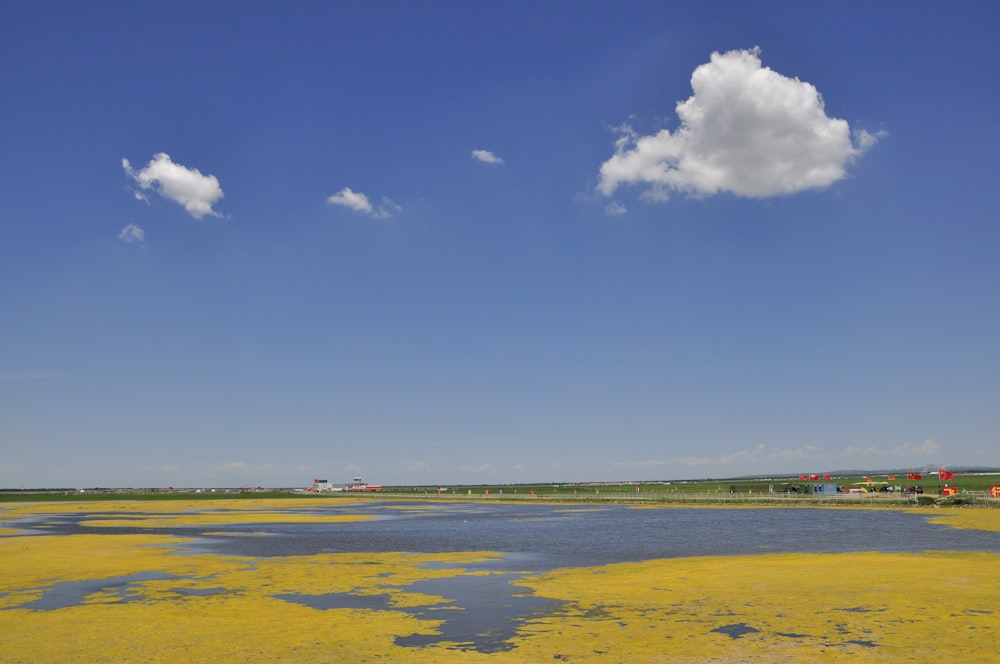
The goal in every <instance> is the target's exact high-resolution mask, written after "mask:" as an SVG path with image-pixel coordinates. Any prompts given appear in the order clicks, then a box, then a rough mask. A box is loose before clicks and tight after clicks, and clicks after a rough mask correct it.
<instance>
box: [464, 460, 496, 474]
mask: <svg viewBox="0 0 1000 664" xmlns="http://www.w3.org/2000/svg"><path fill="white" fill-rule="evenodd" d="M494 468H495V466H494V465H493V464H492V463H490V462H486V463H481V464H479V465H478V466H469V465H466V466H459V467H458V469H459V470H465V471H472V472H476V473H485V472H487V471H490V470H493V469H494Z"/></svg>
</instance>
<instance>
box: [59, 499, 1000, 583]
mask: <svg viewBox="0 0 1000 664" xmlns="http://www.w3.org/2000/svg"><path fill="white" fill-rule="evenodd" d="M283 511H287V512H288V513H289V514H316V515H328V514H338V513H343V514H359V513H360V514H368V515H371V516H372V517H374V518H373V519H372V520H370V521H358V522H348V523H305V524H304V523H288V524H282V523H267V524H254V523H239V524H221V525H218V526H215V525H213V526H211V527H210V528H208V527H205V526H200V527H180V528H178V527H173V528H162V529H159V528H152V529H151V528H142V529H134V530H133V529H130V528H94V527H87V526H80V525H78V524H77V521H78V520H80V518H83V517H79V518H73V517H67V518H65V520H64V521H60V522H55V523H53V522H50V525H49V528H48V529H47V530H48V531H49V532H51V533H53V534H57V533H60V532H63V533H67V534H68V533H70V532H86V533H97V532H109V533H124V532H143V533H150V532H162V533H166V534H175V535H185V536H193V537H200V538H201V540H200V543H199V544H198V545H197V548H198V549H199V550H207V551H212V552H215V553H223V554H230V555H240V556H255V557H268V556H304V555H311V554H316V553H338V552H345V553H346V552H351V553H355V552H396V551H403V552H413V553H447V552H455V551H496V552H500V553H503V554H505V561H506V564H509V565H510V567H511V568H516V569H530V570H531V571H533V572H539V571H544V570H548V569H552V568H557V567H570V566H591V565H604V564H609V563H617V562H628V561H639V560H649V559H653V558H676V557H687V556H717V555H718V556H733V555H748V554H757V553H796V552H808V553H820V552H829V553H834V552H849V551H884V552H887V551H894V552H909V553H919V552H922V551H928V550H942V549H947V550H953V551H963V550H964V551H994V552H995V551H1000V533H995V532H987V531H977V530H962V529H957V528H949V527H947V526H944V525H938V524H931V523H929V522H928V521H927V519H926V517H925V516H924V515H922V514H913V513H908V512H907V511H905V510H870V509H829V508H768V509H743V508H736V509H726V508H685V507H670V508H634V507H628V506H624V505H580V506H564V505H547V504H545V505H533V504H523V503H521V504H510V503H434V502H418V501H414V502H398V501H373V502H371V503H360V504H359V503H353V502H352V503H344V504H339V505H338V504H335V503H334V504H331V505H330V506H329V507H326V506H324V507H318V508H317V507H308V508H296V507H295V506H294V505H289V506H288V508H285V509H284V510H283ZM93 516H94V514H91V515H89V517H88V518H92V517H93ZM206 531H211V533H212V534H211V535H210V536H205V535H203V533H205V532H206ZM250 534H254V535H256V536H250V537H248V536H247V535H250ZM503 564H504V563H491V565H493V566H497V565H503Z"/></svg>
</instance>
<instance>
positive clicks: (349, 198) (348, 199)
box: [326, 187, 403, 219]
mask: <svg viewBox="0 0 1000 664" xmlns="http://www.w3.org/2000/svg"><path fill="white" fill-rule="evenodd" d="M326 202H327V203H328V204H330V205H340V206H342V207H346V208H349V209H351V210H354V211H355V212H360V213H362V214H367V215H368V216H371V217H375V218H376V219H388V218H389V217H392V216H393V215H396V214H399V213H400V212H402V210H403V208H402V207H401V206H399V205H397V204H396V203H394V202H393V201H392V200H390V199H389V198H387V197H385V196H383V197H382V203H381V204H380V205H379V206H378V207H376V206H374V205H372V202H371V201H370V200H368V197H367V196H366V195H364V194H362V193H361V192H360V191H354V190H352V189H351V188H350V187H344V188H343V189H341V190H340V191H338V192H337V193H336V194H334V195H333V196H330V197H328V198H327V199H326Z"/></svg>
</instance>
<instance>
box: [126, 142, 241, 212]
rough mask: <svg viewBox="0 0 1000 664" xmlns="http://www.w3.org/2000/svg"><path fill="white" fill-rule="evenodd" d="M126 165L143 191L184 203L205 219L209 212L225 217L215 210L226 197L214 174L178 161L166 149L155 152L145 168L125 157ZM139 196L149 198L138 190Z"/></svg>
mask: <svg viewBox="0 0 1000 664" xmlns="http://www.w3.org/2000/svg"><path fill="white" fill-rule="evenodd" d="M122 168H123V169H125V173H126V174H128V176H129V177H130V178H132V179H133V180H135V181H136V183H137V184H138V185H139V187H140V188H141V189H142V190H143V191H148V190H150V189H152V190H154V191H156V192H157V193H158V194H160V195H161V196H163V197H164V198H169V199H170V200H172V201H174V202H176V203H180V204H181V205H183V206H184V209H185V210H187V211H188V213H189V214H190V215H191V216H192V217H194V218H195V219H201V218H202V217H204V216H205V215H206V214H207V215H211V216H213V217H221V216H222V215H221V214H219V213H218V212H216V211H215V210H213V209H212V206H213V205H215V203H216V202H217V201H218V200H219V199H220V198H222V196H223V194H222V187H220V186H219V180H218V179H217V178H216V177H215V176H214V175H202V174H201V171H199V170H198V169H197V168H186V167H184V166H181V165H180V164H175V163H174V162H173V161H171V160H170V155H168V154H166V153H165V152H160V153H159V154H157V155H154V156H153V158H152V159H151V160H150V162H149V163H148V164H147V165H146V167H145V168H143V169H141V170H138V171H136V170H134V169H133V168H132V164H130V163H129V161H128V159H122ZM136 197H137V198H139V199H141V200H146V197H145V194H144V193H142V191H137V192H136Z"/></svg>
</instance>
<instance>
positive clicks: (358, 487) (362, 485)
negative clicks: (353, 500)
mask: <svg viewBox="0 0 1000 664" xmlns="http://www.w3.org/2000/svg"><path fill="white" fill-rule="evenodd" d="M347 490H348V491H381V490H382V485H380V484H368V483H367V482H365V480H364V479H363V478H361V477H355V478H354V481H352V482H351V485H350V486H349V487H347Z"/></svg>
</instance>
